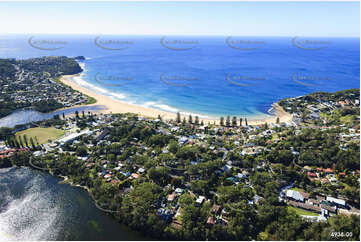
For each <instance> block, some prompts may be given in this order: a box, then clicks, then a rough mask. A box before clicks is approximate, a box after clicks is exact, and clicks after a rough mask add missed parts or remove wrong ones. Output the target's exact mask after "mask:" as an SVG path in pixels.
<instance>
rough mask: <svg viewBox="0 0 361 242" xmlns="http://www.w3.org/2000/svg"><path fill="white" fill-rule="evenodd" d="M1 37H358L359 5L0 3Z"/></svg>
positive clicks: (357, 3)
mask: <svg viewBox="0 0 361 242" xmlns="http://www.w3.org/2000/svg"><path fill="white" fill-rule="evenodd" d="M0 13H1V14H0V25H1V27H0V33H1V34H9V33H18V34H40V33H42V34H44V33H47V34H124V35H195V36H199V35H202V36H203V35H205V36H207V35H208V36H317V37H319V36H324V37H359V36H360V3H359V2H1V1H0Z"/></svg>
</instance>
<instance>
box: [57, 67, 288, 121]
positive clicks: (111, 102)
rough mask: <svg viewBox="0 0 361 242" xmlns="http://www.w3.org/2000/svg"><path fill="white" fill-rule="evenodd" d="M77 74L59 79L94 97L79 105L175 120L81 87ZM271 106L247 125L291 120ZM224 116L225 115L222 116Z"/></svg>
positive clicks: (285, 113)
mask: <svg viewBox="0 0 361 242" xmlns="http://www.w3.org/2000/svg"><path fill="white" fill-rule="evenodd" d="M79 76H81V73H79V74H75V75H64V76H62V77H61V78H60V79H59V80H60V81H61V82H62V83H63V84H65V85H68V86H70V87H71V88H72V89H74V90H76V91H79V92H81V93H83V94H85V95H88V96H90V97H93V98H95V99H96V102H95V103H93V104H87V105H80V106H95V105H101V106H105V107H106V109H104V110H99V111H98V112H100V113H134V114H138V115H139V116H142V117H148V118H158V116H160V117H161V118H162V119H163V120H176V117H177V114H176V113H171V112H166V111H162V110H157V109H153V108H148V107H143V106H139V105H135V104H130V103H127V102H123V101H119V100H115V99H113V98H111V97H108V96H105V95H102V94H99V93H96V92H95V91H93V90H90V89H88V88H86V87H83V86H81V85H79V84H78V83H76V82H75V81H73V78H74V77H79ZM272 108H273V109H274V111H275V112H274V115H272V116H271V115H269V117H264V118H261V119H252V118H249V117H246V118H247V121H248V125H260V124H264V123H268V124H270V123H276V122H277V117H279V121H280V123H282V122H289V121H291V120H292V116H291V114H289V113H287V112H286V111H285V110H283V108H282V107H281V106H279V105H278V103H273V104H272ZM265 115H267V114H265ZM188 117H189V115H183V114H181V119H182V120H183V118H186V120H187V121H188ZM193 118H195V117H193ZM224 118H226V117H224ZM202 120H203V122H204V124H208V123H210V124H217V125H219V123H220V118H203V117H199V122H201V121H202ZM237 122H238V123H239V120H237Z"/></svg>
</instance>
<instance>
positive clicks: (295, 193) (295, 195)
mask: <svg viewBox="0 0 361 242" xmlns="http://www.w3.org/2000/svg"><path fill="white" fill-rule="evenodd" d="M286 197H289V198H292V199H294V200H297V201H302V202H303V201H304V200H305V198H304V197H303V196H302V194H301V193H300V192H298V191H295V190H287V192H286Z"/></svg>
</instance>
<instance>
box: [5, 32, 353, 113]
mask: <svg viewBox="0 0 361 242" xmlns="http://www.w3.org/2000/svg"><path fill="white" fill-rule="evenodd" d="M49 55H54V56H58V55H63V56H69V57H75V56H84V57H86V59H85V60H82V61H80V62H81V65H82V66H83V67H84V68H85V71H84V73H83V74H82V75H81V76H80V77H77V78H75V79H74V80H75V81H76V82H77V83H78V84H80V85H82V86H84V87H87V88H90V89H92V90H93V91H96V92H98V93H100V94H103V95H107V96H110V97H112V98H113V99H117V100H121V101H124V102H128V103H132V104H137V105H141V106H145V107H150V108H155V109H159V110H163V111H168V112H173V113H176V112H181V113H183V114H190V113H191V114H194V115H198V116H200V117H204V118H206V117H208V118H212V117H219V116H227V115H231V116H238V117H243V116H247V118H249V119H257V118H260V117H263V116H267V115H268V114H269V110H270V108H271V105H272V103H274V102H277V101H279V100H281V99H283V98H288V97H296V96H301V95H306V94H309V93H312V92H316V91H327V92H334V91H339V90H344V89H349V88H359V87H360V40H359V38H316V37H313V38H307V37H239V36H238V37H237V36H233V37H232V36H225V37H212V36H209V37H199V36H186V37H185V36H90V35H81V36H75V35H48V36H46V35H7V36H5V35H3V36H0V58H31V57H40V56H49Z"/></svg>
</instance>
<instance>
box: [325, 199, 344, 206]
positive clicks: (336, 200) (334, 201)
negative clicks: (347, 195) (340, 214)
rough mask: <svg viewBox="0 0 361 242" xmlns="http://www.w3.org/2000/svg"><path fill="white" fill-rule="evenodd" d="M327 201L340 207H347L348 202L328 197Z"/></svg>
mask: <svg viewBox="0 0 361 242" xmlns="http://www.w3.org/2000/svg"><path fill="white" fill-rule="evenodd" d="M326 201H328V202H331V203H336V204H338V205H342V206H346V201H345V200H342V199H338V198H334V197H326Z"/></svg>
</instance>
